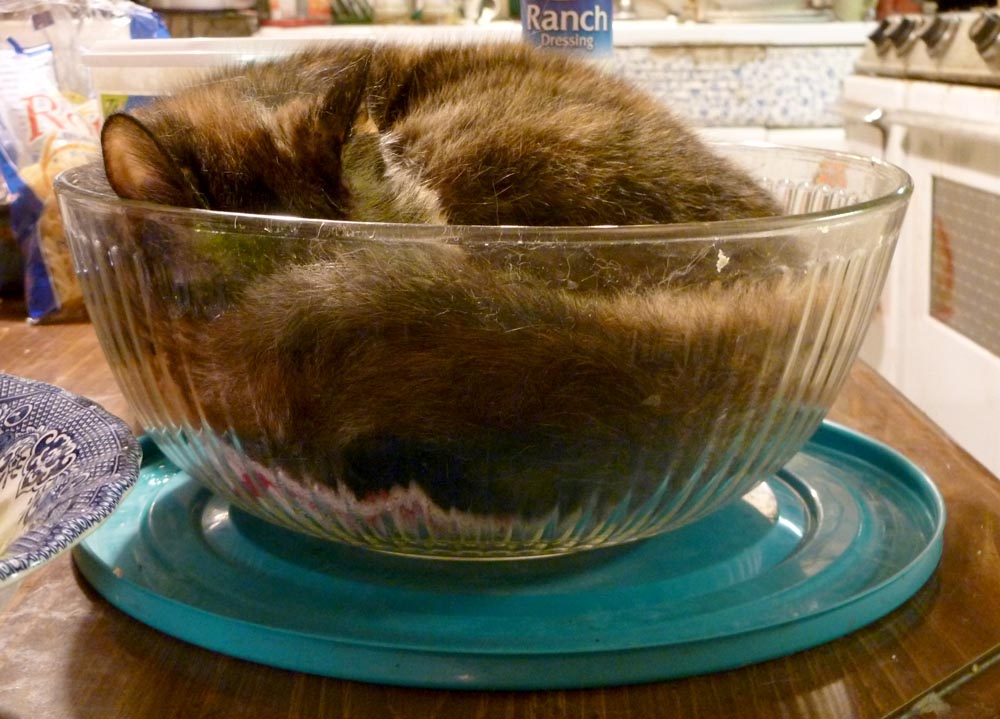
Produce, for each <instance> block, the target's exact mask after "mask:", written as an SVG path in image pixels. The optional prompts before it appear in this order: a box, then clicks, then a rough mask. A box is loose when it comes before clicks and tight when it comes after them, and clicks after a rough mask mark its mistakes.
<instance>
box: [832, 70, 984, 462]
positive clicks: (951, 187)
mask: <svg viewBox="0 0 1000 719" xmlns="http://www.w3.org/2000/svg"><path fill="white" fill-rule="evenodd" d="M845 91H846V92H845V99H846V102H845V107H846V108H847V109H846V110H845V111H844V120H845V130H846V137H847V140H848V146H849V148H850V149H851V150H852V151H854V152H861V153H865V154H871V155H877V156H880V157H881V158H883V159H885V160H887V161H889V162H892V163H894V164H897V165H899V166H900V167H902V168H903V169H905V170H906V171H907V172H909V173H910V175H911V176H912V178H913V185H914V191H913V197H912V200H911V202H910V207H909V210H908V212H907V217H906V221H905V222H904V225H903V229H902V231H901V233H900V237H899V242H898V244H897V247H896V254H895V256H894V258H893V264H892V268H891V270H890V274H889V277H888V280H887V284H886V289H885V292H884V294H883V297H882V302H881V306H880V308H879V312H878V314H877V315H876V317H875V319H874V321H873V323H872V327H871V329H870V331H869V333H868V337H867V339H866V341H865V345H864V347H863V348H862V352H861V357H862V359H864V360H865V361H867V362H868V363H869V364H871V365H872V366H874V367H875V368H876V369H877V370H878V371H879V372H880V373H881V374H883V375H884V376H885V377H886V378H887V379H888V380H889V381H890V382H892V383H893V384H894V385H895V386H896V387H898V388H899V389H900V390H901V391H902V392H903V394H904V395H906V397H907V398H908V399H910V400H911V401H912V402H913V403H914V404H915V405H916V406H917V407H919V408H920V409H921V410H923V411H924V412H925V413H926V414H927V415H928V416H929V417H930V418H931V419H933V420H934V421H935V422H937V423H938V424H939V425H940V426H941V427H942V428H943V429H944V430H945V431H946V432H948V434H950V435H951V436H952V437H953V438H954V439H955V440H956V441H957V442H958V443H959V444H960V445H962V446H963V447H964V448H965V449H966V450H967V451H968V452H969V453H970V454H972V455H973V456H974V457H975V458H976V459H978V460H979V461H980V462H982V463H983V464H984V465H986V466H987V467H988V468H989V469H990V471H992V472H993V473H994V474H998V475H1000V90H998V89H991V88H974V87H968V86H957V85H948V84H946V83H928V82H919V81H904V80H898V79H885V78H865V77H862V78H855V79H854V80H853V81H851V80H849V81H848V83H846V85H845Z"/></svg>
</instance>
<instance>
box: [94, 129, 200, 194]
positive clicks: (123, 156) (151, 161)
mask: <svg viewBox="0 0 1000 719" xmlns="http://www.w3.org/2000/svg"><path fill="white" fill-rule="evenodd" d="M101 148H102V151H103V154H104V171H105V174H107V176H108V182H109V183H110V184H111V187H112V189H113V190H114V191H115V192H116V193H118V195H119V196H120V197H124V198H125V199H128V200H145V201H147V202H156V203H159V204H162V205H175V206H178V207H195V206H199V203H198V202H197V201H196V196H195V193H194V192H193V191H192V189H191V188H190V186H189V185H188V183H187V181H186V180H185V178H184V174H183V172H182V171H181V169H180V168H179V167H178V166H177V163H176V162H174V161H173V160H171V159H170V157H169V155H167V153H166V152H165V151H164V150H163V148H162V147H160V144H159V143H158V142H157V141H156V138H155V137H153V134H152V133H151V132H150V131H149V130H148V129H147V128H146V126H145V125H143V124H142V122H140V121H139V120H137V119H136V118H134V117H132V116H131V115H126V114H123V113H116V114H114V115H111V116H110V117H108V119H107V120H105V122H104V127H103V128H102V129H101Z"/></svg>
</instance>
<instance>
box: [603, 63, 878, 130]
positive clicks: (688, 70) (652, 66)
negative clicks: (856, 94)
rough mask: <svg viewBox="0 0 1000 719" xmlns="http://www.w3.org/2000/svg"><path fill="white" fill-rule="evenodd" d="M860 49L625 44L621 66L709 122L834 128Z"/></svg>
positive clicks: (678, 108) (695, 118)
mask: <svg viewBox="0 0 1000 719" xmlns="http://www.w3.org/2000/svg"><path fill="white" fill-rule="evenodd" d="M858 52H859V49H858V48H857V47H840V46H814V47H782V46H748V45H736V46H729V47H722V46H719V47H712V46H687V47H656V48H652V47H619V48H616V50H615V57H614V60H613V65H614V67H615V69H616V70H617V71H618V72H620V73H621V74H622V75H623V76H624V77H626V78H628V79H630V80H632V81H634V82H636V83H638V84H640V85H642V86H643V87H645V88H647V89H648V90H649V91H651V92H652V93H653V94H655V95H656V96H657V97H659V98H660V99H661V100H663V101H664V102H666V103H667V104H668V105H669V106H670V107H672V108H673V109H674V111H675V112H677V113H678V114H680V115H681V116H683V117H685V118H687V119H689V120H690V121H692V122H693V123H695V124H697V125H702V126H705V127H747V126H757V127H769V128H781V127H833V126H837V125H839V124H840V123H841V121H840V119H839V118H838V117H837V116H836V115H835V114H834V113H833V112H832V110H831V106H832V105H833V103H834V102H835V101H836V100H837V99H838V98H839V97H840V94H841V83H842V82H843V79H844V77H846V76H847V75H848V74H849V73H850V72H851V70H852V69H853V66H854V62H855V60H856V59H857V55H858Z"/></svg>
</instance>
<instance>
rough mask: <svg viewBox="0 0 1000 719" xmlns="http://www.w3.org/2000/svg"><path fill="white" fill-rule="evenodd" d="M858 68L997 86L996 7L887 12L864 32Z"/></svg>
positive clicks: (999, 26)
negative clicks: (863, 43) (886, 14)
mask: <svg viewBox="0 0 1000 719" xmlns="http://www.w3.org/2000/svg"><path fill="white" fill-rule="evenodd" d="M856 69H857V71H858V72H859V73H863V74H869V75H881V76H888V77H908V78H917V79H926V80H937V81H943V82H961V83H969V84H973V85H991V86H1000V10H998V9H997V8H996V7H983V8H979V9H975V10H966V11H957V12H937V13H929V14H919V15H902V14H897V15H890V16H887V17H886V18H885V19H883V20H882V21H881V22H880V23H879V25H878V27H876V28H875V30H874V31H873V32H872V33H871V34H870V35H869V36H868V42H867V43H866V45H865V48H864V51H863V53H862V55H861V57H860V58H859V60H858V63H857V66H856Z"/></svg>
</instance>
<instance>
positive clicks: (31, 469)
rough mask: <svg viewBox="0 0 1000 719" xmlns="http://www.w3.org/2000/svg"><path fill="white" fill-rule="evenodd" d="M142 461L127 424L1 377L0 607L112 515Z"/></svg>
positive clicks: (66, 395) (49, 390)
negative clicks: (36, 572)
mask: <svg viewBox="0 0 1000 719" xmlns="http://www.w3.org/2000/svg"><path fill="white" fill-rule="evenodd" d="M141 460H142V451H141V449H140V447H139V443H138V441H137V440H136V438H135V436H134V435H133V434H132V432H131V431H130V430H129V428H128V426H127V425H126V424H125V423H124V422H123V421H122V420H120V419H118V418H117V417H115V416H113V415H111V414H109V413H108V412H107V411H105V410H104V409H103V408H101V407H100V406H99V405H97V404H95V403H94V402H92V401H90V400H88V399H84V398H83V397H78V396H76V395H74V394H72V393H70V392H67V391H66V390H63V389H60V388H58V387H54V386H52V385H49V384H44V383H42V382H35V381H32V380H27V379H24V378H21V377H14V376H12V375H8V374H2V373H0V606H3V604H4V603H5V602H6V600H8V599H9V598H10V597H11V596H12V595H13V592H14V587H15V585H16V584H17V583H18V582H19V581H20V580H21V579H23V578H24V576H26V575H27V574H28V573H29V572H31V571H33V570H35V569H37V568H38V567H40V566H41V565H43V564H44V563H45V562H47V561H49V560H51V559H52V558H53V557H55V556H56V555H58V554H60V553H61V552H63V551H65V550H67V549H68V548H70V547H71V546H73V545H74V544H75V543H76V542H78V541H79V540H80V539H82V538H83V537H84V535H85V534H86V533H87V532H89V531H90V530H92V529H94V528H96V527H97V526H98V525H99V524H100V523H101V522H102V521H103V520H104V519H105V518H107V517H108V515H110V514H111V512H112V511H113V510H114V509H115V507H117V506H118V503H119V502H120V501H121V500H122V498H124V496H125V495H126V494H127V493H128V491H129V490H130V489H132V487H133V486H134V485H135V482H136V479H137V477H138V476H139V465H140V463H141Z"/></svg>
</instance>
